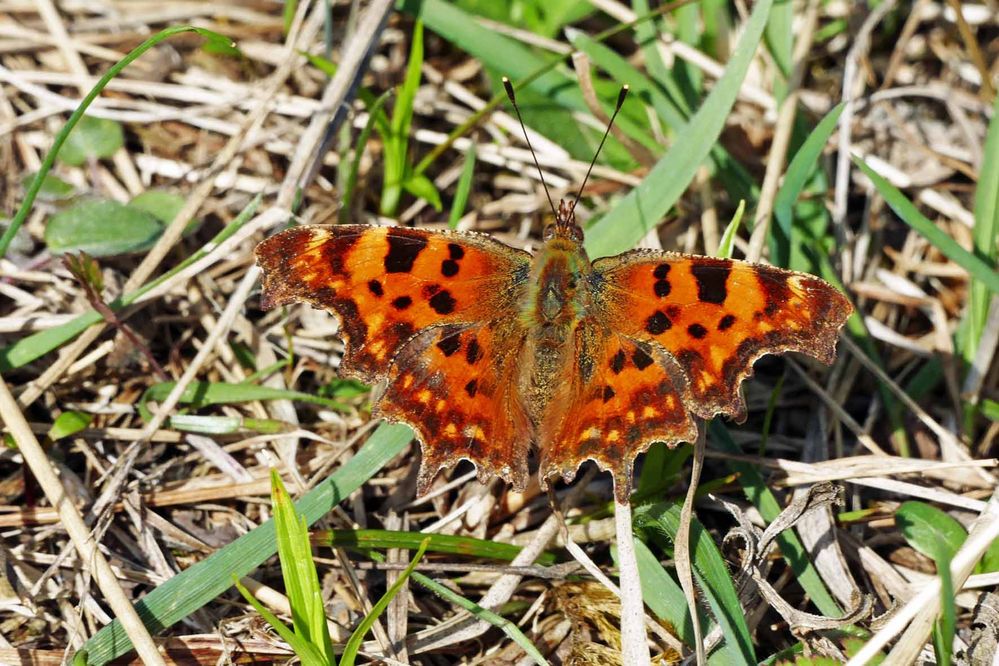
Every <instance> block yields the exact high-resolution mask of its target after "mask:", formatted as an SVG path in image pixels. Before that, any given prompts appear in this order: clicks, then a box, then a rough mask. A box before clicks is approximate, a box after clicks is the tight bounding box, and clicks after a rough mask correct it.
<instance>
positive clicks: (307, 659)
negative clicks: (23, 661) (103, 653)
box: [87, 576, 334, 666]
mask: <svg viewBox="0 0 999 666" xmlns="http://www.w3.org/2000/svg"><path fill="white" fill-rule="evenodd" d="M232 580H233V583H234V584H235V586H236V589H237V590H239V593H240V594H241V595H243V598H244V599H246V602H247V603H248V604H250V605H251V606H253V608H254V609H255V610H256V611H257V612H258V613H260V617H262V618H264V620H265V621H266V622H267V624H269V625H271V627H272V628H273V629H274V631H276V632H277V634H278V636H280V637H281V638H282V639H283V640H284V642H285V643H287V644H288V645H290V646H291V649H292V650H294V651H295V654H296V655H298V658H299V659H301V660H302V666H329V664H332V663H334V662H332V661H330V660H328V659H324V658H323V655H321V654H320V653H319V650H318V649H317V648H316V646H315V645H313V644H312V643H310V642H309V641H307V640H306V639H304V638H303V637H301V636H299V635H298V634H296V633H295V632H294V631H292V630H291V629H290V628H289V627H288V625H286V624H285V623H284V622H282V621H281V619H280V618H278V616H277V615H275V614H274V613H272V612H271V611H270V610H268V608H267V607H266V606H264V605H263V604H262V603H260V602H259V601H257V598H256V597H254V596H253V595H252V594H251V593H250V591H249V590H248V589H246V588H245V587H243V584H242V583H240V582H239V578H237V577H235V576H233V579H232ZM87 663H88V664H93V663H94V662H93V661H88V662H87Z"/></svg>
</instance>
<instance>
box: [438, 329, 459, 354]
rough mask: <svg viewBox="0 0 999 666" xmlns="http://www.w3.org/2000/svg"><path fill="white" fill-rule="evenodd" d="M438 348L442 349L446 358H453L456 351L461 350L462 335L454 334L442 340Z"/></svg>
mask: <svg viewBox="0 0 999 666" xmlns="http://www.w3.org/2000/svg"><path fill="white" fill-rule="evenodd" d="M437 348H438V349H440V350H441V352H443V353H444V355H445V356H451V355H452V354H454V353H455V352H456V351H458V350H459V349H461V334H460V333H454V334H452V335H449V336H447V337H446V338H441V341H440V342H438V343H437Z"/></svg>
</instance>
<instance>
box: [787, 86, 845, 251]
mask: <svg viewBox="0 0 999 666" xmlns="http://www.w3.org/2000/svg"><path fill="white" fill-rule="evenodd" d="M843 108H844V105H843V103H842V102H840V103H839V104H837V105H836V106H834V107H833V108H832V109H831V110H830V111H829V113H827V114H826V115H825V117H824V118H823V119H822V120H820V121H819V124H818V125H816V126H815V129H814V130H812V132H811V133H810V134H809V135H808V138H807V139H805V142H804V143H803V144H802V145H801V147H800V148H799V149H798V151H797V152H796V153H795V154H794V157H793V158H791V163H790V164H788V166H787V171H785V172H784V182H783V183H782V184H781V186H780V189H779V190H777V196H776V197H774V219H775V220H776V221H777V224H776V225H771V227H770V235H771V239H772V241H773V242H772V245H771V250H772V252H771V261H773V263H774V265H776V266H788V265H789V262H790V260H791V236H792V234H793V226H792V225H793V222H794V204H795V202H796V201H797V200H798V197H799V196H800V195H801V191H802V189H804V187H805V184H806V183H807V182H808V178H809V176H810V175H811V173H812V171H813V170H814V169H815V165H816V164H817V163H818V160H819V157H820V156H821V155H822V149H823V148H824V147H825V145H826V143H827V142H828V141H829V137H830V136H831V135H832V133H833V130H834V129H836V123H837V122H839V117H840V114H842V113H843Z"/></svg>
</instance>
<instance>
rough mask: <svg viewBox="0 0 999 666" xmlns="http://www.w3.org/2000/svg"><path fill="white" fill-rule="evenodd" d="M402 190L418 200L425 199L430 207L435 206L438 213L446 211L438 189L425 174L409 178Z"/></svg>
mask: <svg viewBox="0 0 999 666" xmlns="http://www.w3.org/2000/svg"><path fill="white" fill-rule="evenodd" d="M402 188H403V189H404V190H406V191H407V192H409V193H410V194H412V195H413V196H414V197H416V198H417V199H425V200H427V201H428V202H430V205H431V206H433V207H434V210H436V211H437V212H440V211H441V210H443V209H444V205H443V204H442V203H441V195H440V192H438V191H437V187H435V186H434V181H432V180H430V179H429V178H427V177H426V176H424V175H423V174H416V175H412V176H409V177H408V178H406V180H404V181H403V182H402Z"/></svg>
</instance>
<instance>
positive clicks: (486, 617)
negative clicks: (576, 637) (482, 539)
mask: <svg viewBox="0 0 999 666" xmlns="http://www.w3.org/2000/svg"><path fill="white" fill-rule="evenodd" d="M413 580H415V581H416V582H417V583H419V584H420V585H422V586H423V587H425V588H427V589H428V590H430V591H431V592H433V593H434V594H436V595H437V596H439V597H441V598H442V599H445V600H446V601H450V602H451V603H452V604H454V605H455V606H459V607H461V608H464V609H465V610H467V611H468V612H469V613H471V614H472V615H474V616H475V617H477V618H479V619H480V620H482V621H484V622H488V623H489V624H491V625H493V626H494V627H496V628H497V629H499V630H501V631H502V632H503V633H504V634H506V635H507V636H509V637H510V639H511V640H512V641H513V642H514V643H516V644H517V645H519V646H520V647H521V649H523V650H524V652H526V653H527V654H528V656H529V657H531V659H533V660H534V661H535V663H537V664H540V665H541V666H548V661H547V660H546V659H545V657H544V655H542V654H541V653H540V652H539V651H538V648H536V647H534V644H533V643H532V642H531V640H530V639H529V638H528V637H527V636H525V635H524V632H522V631H521V630H520V628H519V627H518V626H517V625H515V624H514V623H513V622H511V621H510V620H508V619H506V618H505V617H503V616H502V615H497V614H496V613H494V612H492V611H491V610H487V609H485V608H483V607H482V606H479V605H478V604H477V603H475V602H474V601H471V600H469V599H466V598H465V597H463V596H461V595H460V594H458V593H457V592H455V591H454V590H452V589H451V588H449V587H447V586H445V585H442V584H440V583H438V582H437V581H436V580H434V579H433V578H430V577H429V576H425V575H423V574H421V573H419V572H418V571H414V572H413Z"/></svg>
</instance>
